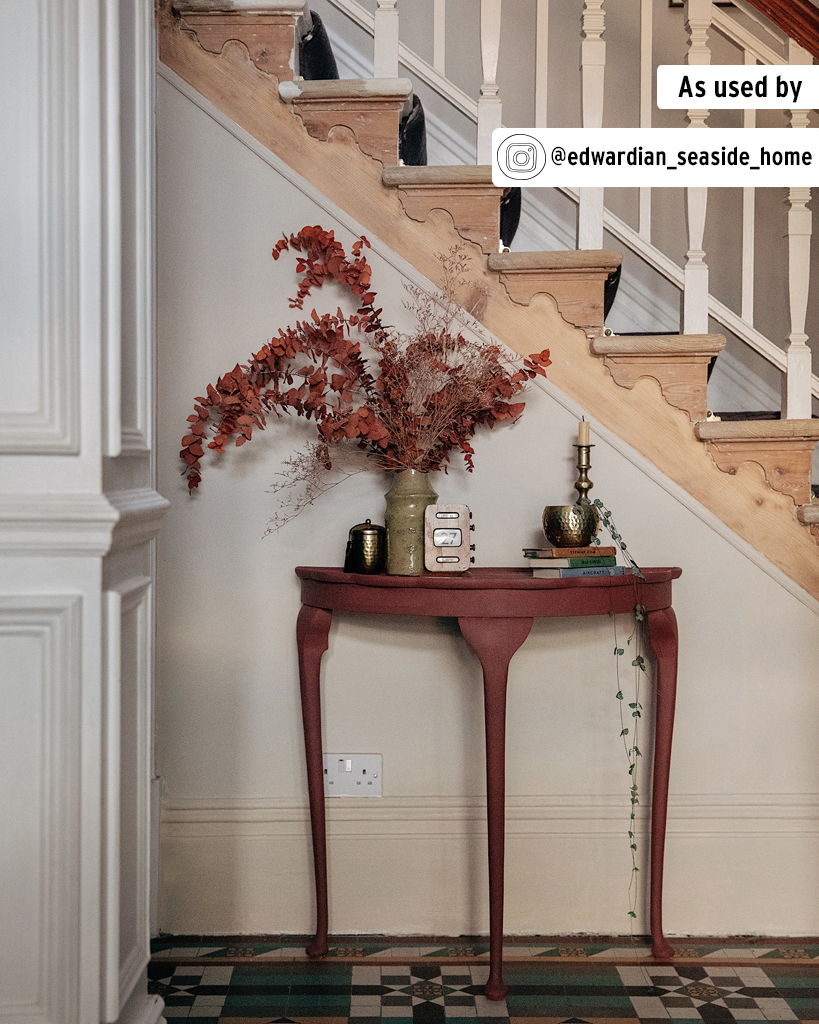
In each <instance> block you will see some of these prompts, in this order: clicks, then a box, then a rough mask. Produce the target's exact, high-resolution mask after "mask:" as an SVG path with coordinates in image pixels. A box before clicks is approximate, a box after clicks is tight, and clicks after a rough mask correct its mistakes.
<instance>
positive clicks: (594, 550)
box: [523, 547, 617, 559]
mask: <svg viewBox="0 0 819 1024" xmlns="http://www.w3.org/2000/svg"><path fill="white" fill-rule="evenodd" d="M523 554H524V556H525V557H526V558H542V559H547V558H607V557H611V556H614V555H616V554H617V549H616V548H613V547H587V548H524V549H523Z"/></svg>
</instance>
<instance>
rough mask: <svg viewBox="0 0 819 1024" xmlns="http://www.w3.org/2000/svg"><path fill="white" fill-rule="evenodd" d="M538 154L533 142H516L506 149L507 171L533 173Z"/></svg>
mask: <svg viewBox="0 0 819 1024" xmlns="http://www.w3.org/2000/svg"><path fill="white" fill-rule="evenodd" d="M536 164H537V153H536V150H535V146H534V143H533V142H515V143H513V144H512V145H510V146H507V147H506V169H507V171H512V172H513V173H514V172H515V171H533V170H534V169H535V166H536Z"/></svg>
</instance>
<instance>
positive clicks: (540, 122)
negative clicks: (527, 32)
mask: <svg viewBox="0 0 819 1024" xmlns="http://www.w3.org/2000/svg"><path fill="white" fill-rule="evenodd" d="M536 18H537V22H536V26H535V128H548V127H549V111H548V106H547V102H546V98H547V89H548V84H549V0H537V13H536Z"/></svg>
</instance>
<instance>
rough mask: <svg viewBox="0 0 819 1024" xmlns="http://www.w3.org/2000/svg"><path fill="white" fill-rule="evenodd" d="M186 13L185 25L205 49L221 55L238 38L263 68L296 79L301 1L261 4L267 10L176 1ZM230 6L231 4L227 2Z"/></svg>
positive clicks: (262, 69) (280, 78) (286, 79)
mask: <svg viewBox="0 0 819 1024" xmlns="http://www.w3.org/2000/svg"><path fill="white" fill-rule="evenodd" d="M174 6H175V7H176V8H177V9H178V10H179V12H180V14H181V15H182V27H183V28H185V29H188V30H189V31H191V32H193V33H194V34H195V35H196V39H197V41H198V43H199V45H200V46H201V47H202V49H203V50H207V51H208V53H215V54H219V53H221V52H222V47H223V46H224V45H225V43H227V42H230V41H232V40H235V41H237V42H240V43H243V44H244V45H245V46H246V47H247V51H248V53H249V55H250V59H251V60H252V61H253V63H254V64H255V65H256V67H257V68H259V69H260V70H261V71H266V72H267V73H268V74H271V75H275V76H276V78H277V79H278V80H279V81H280V82H289V81H292V80H293V77H294V74H295V64H296V25H297V23H298V20H299V17H300V15H301V14H302V11H303V10H304V3H303V2H301V3H300V2H299V0H276V3H275V9H270V8H272V7H273V5H272V4H259V8H262V7H264V8H268V9H264V10H260V9H254V10H236V9H233V10H213V9H208V8H209V7H210V8H213V7H215V6H217V5H216V4H208V3H202V2H198V3H197V2H189V3H181V4H174ZM223 6H227V3H223Z"/></svg>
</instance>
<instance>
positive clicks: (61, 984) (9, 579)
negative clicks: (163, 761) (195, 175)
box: [0, 0, 167, 1024]
mask: <svg viewBox="0 0 819 1024" xmlns="http://www.w3.org/2000/svg"><path fill="white" fill-rule="evenodd" d="M0 6H2V15H0V21H2V25H3V32H4V39H5V40H6V41H8V40H13V45H8V46H7V47H6V52H5V55H4V59H3V62H2V65H0V89H2V92H3V96H4V97H5V100H6V102H4V103H3V104H0V180H2V188H0V236H2V238H3V245H2V250H1V251H0V308H2V310H3V317H2V323H0V379H2V383H3V390H2V394H0V480H2V484H0V489H2V493H0V692H2V694H3V701H4V704H3V715H2V716H0V777H2V779H3V785H2V787H0V814H2V821H3V825H4V827H5V831H4V834H3V841H2V842H0V905H2V907H3V913H2V914H0V1021H9V1022H10V1024H11V1022H13V1024H19V1022H20V1021H23V1020H25V1021H26V1022H27V1024H97V1022H99V1021H100V1020H105V1021H109V1020H117V1019H118V1020H119V1024H156V1022H157V1021H158V1019H159V1017H160V1014H161V1011H162V1000H161V999H159V997H158V996H150V997H149V996H148V993H147V979H146V976H145V965H146V962H147V957H148V941H149V933H148V928H149V924H148V900H149V870H150V866H149V837H150V797H149V793H150V777H151V774H152V771H151V764H150V756H149V754H150V747H149V744H150V738H151V729H150V725H151V715H152V703H151V681H152V674H151V659H152V647H151V644H152V621H151V619H152V597H151V588H150V585H149V584H150V580H151V574H152V572H153V564H152V560H153V559H152V545H151V541H152V538H153V537H154V536H155V534H156V531H157V529H158V527H159V520H160V517H161V513H162V511H163V509H164V508H165V506H166V504H167V503H166V502H165V501H164V499H162V498H161V497H160V496H159V495H158V494H157V493H156V491H155V490H154V489H153V487H152V483H153V477H152V472H153V466H152V454H153V453H152V444H153V427H152V424H153V416H154V408H153V406H154V401H153V380H152V377H153V362H152V359H153V338H154V311H153V252H152V250H153V234H152V230H153V229H152V223H153V206H152V203H153V199H152V189H153V127H154V121H153V86H152V83H153V76H154V72H153V4H152V3H151V2H150V0H137V2H136V3H135V2H133V0H4V2H3V3H2V4H0ZM123 454H126V455H128V456H130V457H129V458H127V459H122V458H118V457H117V456H120V455H123ZM106 456H107V458H106ZM106 490H108V491H110V493H108V494H106V493H105V491H106ZM103 581H105V582H104V586H105V588H106V589H107V591H108V593H107V594H104V592H103ZM115 606H116V612H117V614H116V615H114V614H113V611H114V608H115ZM80 613H82V614H80ZM106 615H107V621H106ZM106 635H107V636H108V639H109V640H110V642H111V647H115V648H116V649H117V651H118V654H117V657H116V659H114V663H113V664H112V663H111V658H109V663H108V664H107V665H106V663H105V658H104V655H105V654H106V652H105V651H104V649H103V645H104V642H105V640H106ZM107 653H108V654H109V655H110V654H111V651H110V650H109V651H108V652H107ZM106 668H107V669H109V670H110V671H108V673H107V674H106ZM106 683H107V684H108V686H109V690H108V692H107V693H106V692H105V690H104V686H105V684H106ZM104 698H106V699H107V703H105V700H104ZM104 713H105V714H107V718H106V719H105V720H103V714H104ZM104 746H107V750H106V753H107V755H108V756H109V761H108V762H105V763H104V762H103V751H104ZM109 768H110V769H111V772H112V774H111V775H110V776H109V775H108V774H107V771H108V769H109ZM103 781H105V782H106V783H107V786H106V788H105V791H104V793H103ZM103 796H104V803H103ZM103 854H104V857H105V859H104V862H102V863H101V859H102V856H103ZM101 868H102V870H101ZM103 875H104V876H105V886H104V887H103V882H102V879H103ZM108 957H110V958H112V960H114V961H115V962H114V963H113V964H112V962H111V961H110V960H108V959H106V958H108ZM101 985H102V997H103V998H102V1005H101V1000H100V995H101Z"/></svg>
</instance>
